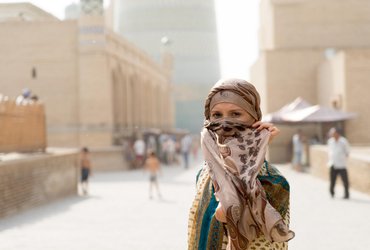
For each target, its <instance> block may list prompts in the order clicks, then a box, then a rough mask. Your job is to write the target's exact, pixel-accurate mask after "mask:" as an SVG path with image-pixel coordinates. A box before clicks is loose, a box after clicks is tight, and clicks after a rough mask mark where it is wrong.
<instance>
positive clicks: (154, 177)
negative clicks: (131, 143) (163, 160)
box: [144, 152, 161, 199]
mask: <svg viewBox="0 0 370 250" xmlns="http://www.w3.org/2000/svg"><path fill="white" fill-rule="evenodd" d="M144 165H145V170H146V171H148V172H149V174H150V176H149V198H150V199H152V198H153V194H152V192H153V187H155V188H156V189H157V194H158V197H159V198H161V193H160V192H159V185H158V173H159V172H160V162H159V159H158V158H157V156H156V154H155V153H154V152H150V153H149V156H148V158H147V159H146V161H145V164H144Z"/></svg>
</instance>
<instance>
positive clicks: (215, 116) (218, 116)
mask: <svg viewBox="0 0 370 250" xmlns="http://www.w3.org/2000/svg"><path fill="white" fill-rule="evenodd" d="M221 117H222V115H221V113H213V114H212V118H221Z"/></svg>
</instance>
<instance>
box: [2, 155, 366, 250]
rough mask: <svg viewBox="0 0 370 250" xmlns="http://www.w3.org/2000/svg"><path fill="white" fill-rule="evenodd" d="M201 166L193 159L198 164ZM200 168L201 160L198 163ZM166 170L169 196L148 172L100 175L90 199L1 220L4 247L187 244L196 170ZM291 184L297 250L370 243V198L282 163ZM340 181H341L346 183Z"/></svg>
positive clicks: (106, 249) (137, 248) (173, 249)
mask: <svg viewBox="0 0 370 250" xmlns="http://www.w3.org/2000/svg"><path fill="white" fill-rule="evenodd" d="M193 163H194V162H193ZM193 165H198V166H199V165H200V164H193ZM198 168H199V167H193V168H191V169H189V170H184V169H183V168H181V167H164V168H163V173H162V176H161V177H160V188H161V191H162V195H163V199H159V198H157V197H156V196H155V197H154V199H152V200H150V199H149V198H148V175H147V174H145V173H143V172H142V171H129V172H114V173H112V172H110V173H96V175H94V176H93V178H92V181H91V192H90V195H89V196H87V197H72V198H68V199H65V200H62V201H58V202H55V203H53V204H49V205H46V206H43V207H41V208H36V209H32V210H30V211H27V212H25V213H22V214H20V215H17V216H13V217H11V218H7V219H3V220H0V249H1V250H54V249H55V250H66V249H68V250H85V249H86V250H122V249H124V250H125V249H129V250H151V249H153V250H166V249H168V250H177V249H186V247H187V243H186V239H187V215H188V211H189V207H190V205H191V201H192V198H193V196H194V179H195V174H196V172H197V169H198ZM280 170H281V171H282V172H284V173H285V175H286V177H287V178H288V179H289V181H290V184H291V191H292V197H291V203H292V204H291V220H292V222H291V228H292V229H293V230H294V231H295V232H296V238H295V239H293V240H292V241H291V242H290V249H299V250H317V249H323V250H324V249H325V250H329V249H333V250H334V249H335V250H356V249H366V248H367V247H368V246H370V237H369V236H368V235H369V232H370V216H369V209H370V196H368V195H365V194H362V193H358V192H355V191H353V190H352V193H351V200H349V201H347V200H342V199H341V198H340V197H341V196H342V189H341V188H340V187H339V185H338V187H337V193H338V198H335V199H331V198H330V197H329V195H328V191H327V190H328V184H327V182H325V181H322V180H320V179H317V178H314V177H312V176H310V175H309V174H305V173H297V172H293V171H291V170H290V168H289V167H288V166H280ZM339 184H340V183H339Z"/></svg>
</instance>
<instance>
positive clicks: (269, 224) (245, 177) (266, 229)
mask: <svg viewBox="0 0 370 250" xmlns="http://www.w3.org/2000/svg"><path fill="white" fill-rule="evenodd" d="M222 91H232V92H233V93H235V94H237V95H239V97H236V96H234V95H224V96H223V97H222V95H218V93H219V92H222ZM214 97H216V100H213V98H214ZM240 97H242V99H244V100H241V99H240ZM221 102H230V103H235V104H237V105H239V106H240V107H242V108H243V109H245V110H246V111H247V112H248V113H249V114H250V115H251V116H252V117H254V118H255V119H256V120H260V118H261V111H260V107H259V104H260V99H259V94H258V92H257V90H256V89H255V88H254V86H253V85H252V84H250V83H248V82H246V81H244V80H239V79H230V80H225V81H219V82H218V83H216V85H215V86H214V87H213V88H212V90H211V93H210V94H209V96H208V98H207V101H206V104H205V117H206V122H205V127H204V128H203V130H202V133H201V136H202V139H201V141H202V142H201V144H202V150H203V154H204V157H205V161H206V165H205V166H206V167H207V168H208V170H209V173H210V176H211V179H212V181H213V184H214V187H215V196H216V197H217V198H218V199H219V201H220V204H222V210H223V213H224V214H225V215H226V220H227V223H226V224H227V229H228V236H229V243H228V249H230V250H234V249H236V250H242V249H247V248H248V246H249V244H250V242H252V241H253V240H254V239H255V238H256V237H258V236H259V235H260V234H264V235H265V237H266V239H268V240H270V241H276V242H283V241H288V240H290V239H291V238H293V237H294V233H293V232H292V231H290V230H289V228H288V227H287V225H286V224H284V222H283V219H282V217H281V215H280V214H279V213H278V212H277V211H276V210H275V209H274V208H273V207H272V206H271V205H270V203H269V202H268V200H267V198H266V194H265V191H264V189H263V187H262V185H261V183H260V182H259V180H258V179H257V175H258V172H259V170H260V168H261V166H262V164H263V162H264V158H265V153H266V149H267V144H268V139H269V136H270V132H269V131H268V130H266V129H265V130H262V131H257V130H255V129H253V128H251V127H249V126H247V125H246V126H244V127H243V125H242V124H240V123H238V122H235V121H233V120H229V119H220V120H217V121H215V122H210V121H209V118H210V111H211V109H212V106H214V105H215V104H214V103H221ZM220 138H223V139H222V140H220Z"/></svg>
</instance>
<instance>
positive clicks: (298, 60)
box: [251, 0, 370, 161]
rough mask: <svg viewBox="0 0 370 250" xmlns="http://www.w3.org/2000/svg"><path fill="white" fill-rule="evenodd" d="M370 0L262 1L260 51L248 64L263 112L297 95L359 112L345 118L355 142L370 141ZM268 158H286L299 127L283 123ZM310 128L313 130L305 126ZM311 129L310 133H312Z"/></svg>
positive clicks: (313, 131)
mask: <svg viewBox="0 0 370 250" xmlns="http://www.w3.org/2000/svg"><path fill="white" fill-rule="evenodd" d="M368 13H370V2H369V1H366V0H342V1H335V0H326V1H320V0H262V1H261V24H260V55H259V58H258V60H257V62H256V63H255V64H254V65H253V67H252V68H251V78H252V82H253V83H254V84H255V85H256V86H257V88H258V89H259V91H260V93H261V98H262V109H263V113H264V114H266V113H270V112H274V111H276V110H278V109H279V108H281V107H282V106H283V105H285V104H286V103H289V102H291V101H293V100H294V99H295V98H296V97H298V96H301V97H302V98H304V99H306V100H307V101H309V102H310V103H313V104H320V105H325V106H333V107H335V108H338V109H340V110H343V111H349V112H355V113H357V118H356V119H355V120H351V121H347V122H346V123H345V134H346V136H347V137H348V139H349V141H350V142H351V143H353V144H362V145H364V144H370V135H369V133H368V132H367V129H366V128H367V127H368V126H369V125H370V118H369V117H370V116H369V115H370V114H369V110H368V108H366V107H368V106H369V105H370V101H369V100H368V98H366V93H365V92H364V90H365V89H366V88H368V87H369V86H370V78H369V75H370V54H369V52H370V18H369V15H368ZM282 128H283V131H282V132H283V133H282V136H280V137H279V138H277V140H276V141H275V142H274V143H273V144H272V145H271V150H270V157H271V159H272V160H275V161H286V160H289V155H290V154H288V153H287V150H286V149H287V148H288V145H289V143H290V139H291V136H292V134H293V133H294V132H295V131H296V130H297V127H293V128H292V127H285V126H282ZM308 131H311V132H309V133H312V134H313V133H315V129H314V128H313V127H312V128H309V129H308ZM312 134H311V135H312Z"/></svg>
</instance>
